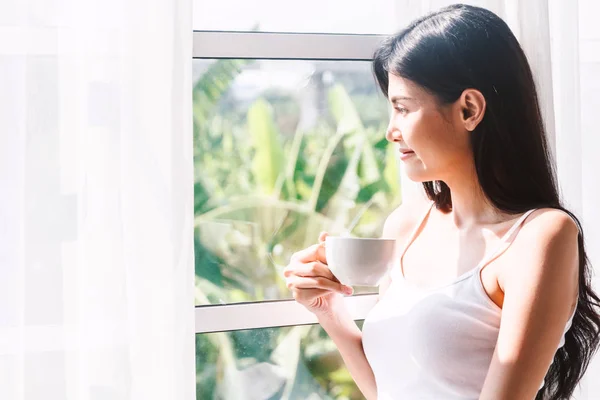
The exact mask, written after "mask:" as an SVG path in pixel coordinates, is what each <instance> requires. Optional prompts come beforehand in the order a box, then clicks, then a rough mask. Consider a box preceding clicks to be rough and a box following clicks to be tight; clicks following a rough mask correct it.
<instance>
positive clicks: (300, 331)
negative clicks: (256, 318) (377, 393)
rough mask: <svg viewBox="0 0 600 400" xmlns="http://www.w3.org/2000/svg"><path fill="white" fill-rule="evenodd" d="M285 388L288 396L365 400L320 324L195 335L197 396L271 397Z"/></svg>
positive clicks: (210, 398) (230, 397)
mask: <svg viewBox="0 0 600 400" xmlns="http://www.w3.org/2000/svg"><path fill="white" fill-rule="evenodd" d="M358 324H359V326H362V322H360V323H358ZM240 393H241V394H243V395H240ZM284 393H286V394H287V396H286V397H285V398H288V399H309V400H310V399H314V400H319V399H339V400H344V399H364V397H363V396H362V394H361V393H360V391H359V389H358V388H357V386H356V384H355V383H354V381H353V380H352V377H351V376H350V374H349V372H348V371H347V369H346V367H345V365H344V363H343V361H342V358H341V356H340V354H339V352H338V350H337V348H336V347H335V345H334V343H333V342H332V341H331V339H330V338H329V337H328V336H327V334H326V333H325V331H324V330H323V329H322V328H321V327H320V326H319V325H314V326H295V327H285V328H264V329H253V330H244V331H235V332H223V333H209V334H197V335H196V398H197V399H203V400H212V399H242V398H243V399H260V400H263V399H264V400H269V399H280V398H282V397H283V394H284Z"/></svg>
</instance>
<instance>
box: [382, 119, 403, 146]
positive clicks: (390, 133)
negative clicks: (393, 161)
mask: <svg viewBox="0 0 600 400" xmlns="http://www.w3.org/2000/svg"><path fill="white" fill-rule="evenodd" d="M385 138H386V139H387V141H388V142H391V143H394V142H399V141H401V140H402V133H400V129H398V127H396V126H394V120H393V119H390V123H389V124H388V127H387V130H386V131H385Z"/></svg>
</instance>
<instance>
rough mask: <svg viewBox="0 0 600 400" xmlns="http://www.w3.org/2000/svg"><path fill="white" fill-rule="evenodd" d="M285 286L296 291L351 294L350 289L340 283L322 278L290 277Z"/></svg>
mask: <svg viewBox="0 0 600 400" xmlns="http://www.w3.org/2000/svg"><path fill="white" fill-rule="evenodd" d="M286 284H287V287H288V288H289V289H292V290H298V289H324V290H326V291H330V292H337V293H341V294H345V295H350V294H352V291H353V290H352V288H351V287H349V286H346V285H343V284H341V283H340V282H335V281H332V280H330V279H327V278H323V277H321V276H311V277H305V276H298V275H292V276H290V277H289V278H287V279H286Z"/></svg>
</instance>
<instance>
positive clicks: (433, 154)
mask: <svg viewBox="0 0 600 400" xmlns="http://www.w3.org/2000/svg"><path fill="white" fill-rule="evenodd" d="M408 132H409V134H408V136H407V139H406V140H407V144H408V145H409V146H410V147H411V148H412V149H413V150H415V152H417V154H418V155H419V156H420V158H421V160H422V161H423V162H425V163H427V164H428V165H429V166H434V165H445V164H447V163H449V162H453V161H454V159H455V156H456V155H457V153H458V150H459V148H460V147H461V144H459V143H458V141H457V138H456V135H455V134H454V131H453V129H452V126H450V125H449V124H448V122H447V121H445V120H443V119H442V118H441V116H439V115H435V114H434V115H423V116H420V118H416V119H415V120H414V121H412V122H411V125H410V127H409V129H408Z"/></svg>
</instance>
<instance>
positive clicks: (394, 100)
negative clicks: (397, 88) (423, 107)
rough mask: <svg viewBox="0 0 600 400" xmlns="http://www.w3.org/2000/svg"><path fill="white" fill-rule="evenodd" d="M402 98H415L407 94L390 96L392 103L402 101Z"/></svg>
mask: <svg viewBox="0 0 600 400" xmlns="http://www.w3.org/2000/svg"><path fill="white" fill-rule="evenodd" d="M402 100H413V101H414V100H415V99H413V98H412V97H406V96H394V97H392V98H390V102H391V103H395V102H397V101H402Z"/></svg>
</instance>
